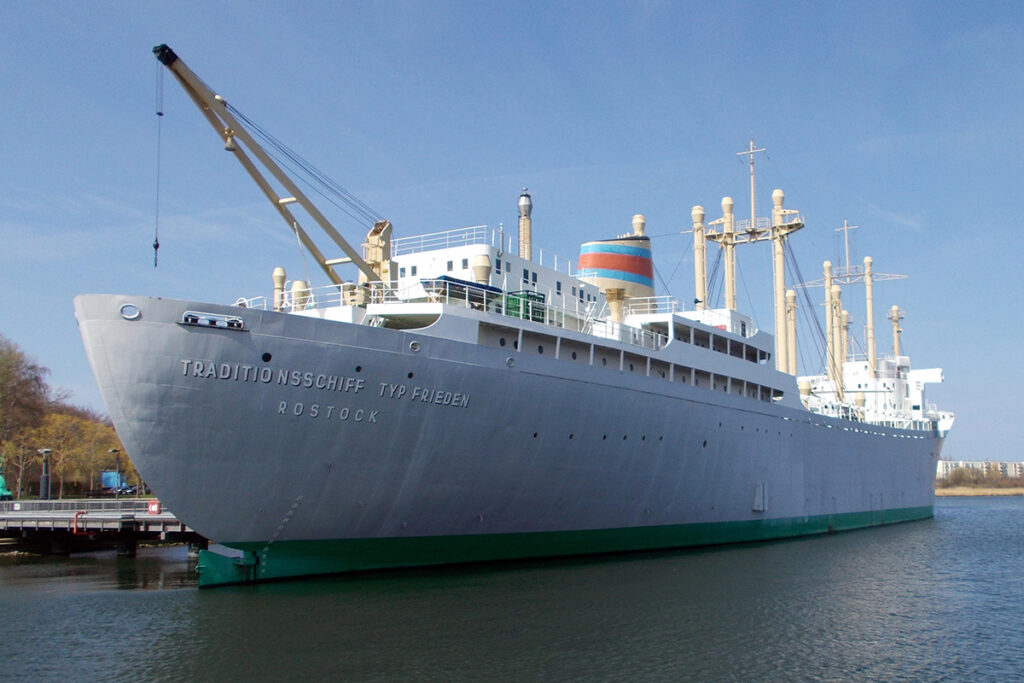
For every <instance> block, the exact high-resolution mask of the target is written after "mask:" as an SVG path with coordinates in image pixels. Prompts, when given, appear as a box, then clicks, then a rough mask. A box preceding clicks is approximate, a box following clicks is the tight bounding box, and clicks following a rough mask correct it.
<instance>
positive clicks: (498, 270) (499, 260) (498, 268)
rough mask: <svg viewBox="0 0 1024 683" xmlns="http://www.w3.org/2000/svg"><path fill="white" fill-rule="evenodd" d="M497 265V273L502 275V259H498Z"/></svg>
mask: <svg viewBox="0 0 1024 683" xmlns="http://www.w3.org/2000/svg"><path fill="white" fill-rule="evenodd" d="M495 265H496V266H497V267H496V268H495V271H496V272H499V273H500V272H501V259H498V261H497V263H496V264H495Z"/></svg>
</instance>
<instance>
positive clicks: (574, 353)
mask: <svg viewBox="0 0 1024 683" xmlns="http://www.w3.org/2000/svg"><path fill="white" fill-rule="evenodd" d="M572 359H573V360H576V352H575V351H573V352H572Z"/></svg>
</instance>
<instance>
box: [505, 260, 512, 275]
mask: <svg viewBox="0 0 1024 683" xmlns="http://www.w3.org/2000/svg"><path fill="white" fill-rule="evenodd" d="M505 272H506V273H511V272H512V264H511V263H509V262H508V261H505Z"/></svg>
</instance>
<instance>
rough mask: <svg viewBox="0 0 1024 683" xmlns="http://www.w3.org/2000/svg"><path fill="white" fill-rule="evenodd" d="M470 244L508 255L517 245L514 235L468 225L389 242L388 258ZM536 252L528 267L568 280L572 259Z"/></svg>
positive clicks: (516, 251) (517, 247)
mask: <svg viewBox="0 0 1024 683" xmlns="http://www.w3.org/2000/svg"><path fill="white" fill-rule="evenodd" d="M474 244H485V245H489V246H492V247H497V248H498V249H499V250H501V251H502V252H505V253H508V254H518V253H519V241H518V239H517V237H516V235H515V234H512V233H506V232H505V231H504V230H493V229H490V228H488V227H487V226H486V225H472V226H469V227H467V228H455V229H454V230H444V231H442V232H432V233H429V234H426V235H416V236H415V237H400V238H397V239H393V240H391V255H392V256H402V255H405V254H418V253H421V252H424V251H438V250H440V249H451V248H453V247H465V246H471V245H474ZM536 251H537V258H536V260H532V261H531V262H532V263H536V264H537V265H540V266H545V265H546V266H547V267H548V268H551V269H552V270H554V271H560V272H564V273H565V274H566V275H569V276H572V275H573V263H574V261H573V260H572V259H566V258H562V257H560V256H559V255H558V254H555V253H554V252H550V251H549V252H545V251H544V250H543V249H539V248H538V249H537V250H536Z"/></svg>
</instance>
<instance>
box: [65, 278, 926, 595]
mask: <svg viewBox="0 0 1024 683" xmlns="http://www.w3.org/2000/svg"><path fill="white" fill-rule="evenodd" d="M124 304H131V305H132V306H134V307H136V308H137V310H138V312H139V315H138V316H137V317H135V318H134V319H126V316H125V315H124V314H123V313H122V307H123V305H124ZM127 310H133V309H127ZM190 310H191V311H202V312H205V313H211V314H215V315H220V316H229V317H233V318H237V319H239V320H240V321H242V324H241V326H240V327H239V328H237V329H236V328H229V327H220V326H218V327H214V326H210V327H203V326H197V325H184V324H182V323H181V321H182V315H183V313H184V312H185V311H190ZM75 311H76V316H77V318H78V322H79V326H80V330H81V334H82V337H83V340H84V343H85V347H86V350H87V354H88V356H89V361H90V363H91V365H92V368H93V371H94V373H95V375H96V378H97V380H98V382H99V385H100V389H101V391H102V394H103V397H104V399H105V401H106V403H107V406H108V408H109V410H110V415H111V418H112V420H113V422H114V426H115V428H116V429H117V431H118V434H119V435H120V437H121V439H122V442H123V444H124V446H125V448H126V450H127V452H128V453H129V454H130V456H131V458H132V461H133V462H134V463H135V464H136V466H137V467H138V469H139V471H140V473H141V474H142V475H143V477H144V478H145V480H146V482H147V483H148V484H149V485H150V487H151V488H152V490H153V491H154V493H156V494H157V495H158V496H159V497H160V499H161V500H162V501H163V503H164V504H165V505H166V506H167V507H168V508H169V509H171V510H173V511H174V512H175V513H176V514H177V515H178V517H179V518H180V519H181V520H183V521H184V522H185V523H187V524H188V525H189V526H190V527H192V528H193V529H195V530H196V531H197V532H199V533H201V534H203V535H204V536H206V537H207V538H209V539H211V540H213V541H216V542H218V543H223V544H225V545H228V546H232V547H235V548H238V549H240V550H243V551H244V553H243V555H242V556H241V557H238V558H233V559H227V560H222V559H220V558H219V557H214V556H213V555H212V554H210V553H206V554H205V557H204V561H203V563H202V564H203V571H204V574H203V575H201V582H202V583H203V585H212V584H216V583H225V582H236V581H248V580H259V579H267V578H282V577H287V576H296V575H303V574H312V573H328V572H335V571H345V570H350V569H363V568H371V567H382V566H405V565H417V564H434V563H444V562H459V561H475V560H490V559H500V558H512V557H527V556H538V555H558V554H576V553H592V552H611V551H622V550H635V549H640V548H652V547H675V546H685V545H697V544H710V543H720V542H731V541H745V540H757V539H764V538H777V537H783V536H792V535H798V534H806V533H821V532H824V531H828V530H832V529H842V528H853V527H860V526H870V525H874V524H883V523H890V522H895V521H903V520H908V519H917V518H922V517H929V516H931V514H932V509H933V500H934V478H935V462H936V460H937V459H938V457H939V453H940V450H941V446H942V439H941V438H940V437H939V436H938V434H937V433H929V432H909V431H906V430H898V429H891V428H885V427H879V426H873V425H858V424H855V423H851V422H848V421H843V420H838V419H832V418H827V417H823V416H820V415H813V414H811V413H809V412H807V411H803V410H800V409H797V408H793V407H788V406H785V405H780V404H777V403H772V402H764V401H756V400H751V399H748V398H745V397H742V396H735V395H731V394H726V393H721V392H713V391H710V390H708V389H705V388H701V387H694V386H691V385H685V384H677V383H670V382H665V381H660V380H659V379H657V378H654V377H649V376H642V375H641V376H638V375H635V374H630V373H624V372H621V371H619V370H612V369H607V368H599V367H595V366H592V365H588V364H583V363H568V362H565V361H562V360H556V359H554V358H552V357H551V356H550V354H549V355H547V356H545V355H544V354H543V353H519V352H518V351H513V350H512V349H511V348H498V347H493V346H484V345H480V344H475V343H471V342H470V341H456V340H453V339H446V338H442V337H440V336H435V333H434V332H432V330H431V329H430V328H427V329H424V330H416V331H400V330H392V329H385V328H378V327H373V326H369V325H357V324H351V323H345V322H337V321H331V320H324V319H320V318H316V317H304V316H298V315H289V314H283V313H275V312H270V311H261V310H253V309H240V308H237V307H229V306H221V305H215V304H205V303H198V302H188V301H174V300H168V299H153V298H144V297H129V296H101V295H88V296H81V297H78V298H76V300H75Z"/></svg>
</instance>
